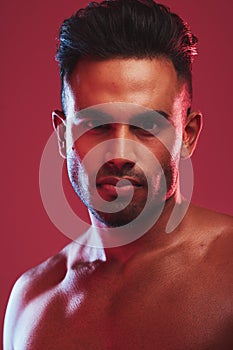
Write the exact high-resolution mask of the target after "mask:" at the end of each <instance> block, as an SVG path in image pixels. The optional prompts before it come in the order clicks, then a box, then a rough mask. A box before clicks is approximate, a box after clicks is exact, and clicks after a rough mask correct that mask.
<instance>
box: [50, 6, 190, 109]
mask: <svg viewBox="0 0 233 350" xmlns="http://www.w3.org/2000/svg"><path fill="white" fill-rule="evenodd" d="M196 46H197V38H196V37H195V36H194V35H193V34H192V33H191V31H190V29H189V26H188V25H187V24H186V23H185V22H184V21H183V20H182V19H181V18H180V17H179V16H178V15H176V14H174V13H172V12H170V10H169V8H168V7H166V6H164V5H161V4H157V3H156V2H154V1H153V0H107V1H103V2H101V3H97V2H91V3H90V4H89V5H88V6H87V7H86V8H85V9H80V10H79V11H78V12H77V13H76V14H75V15H73V16H72V17H70V18H69V19H66V20H65V21H64V22H63V24H62V26H61V30H60V45H59V47H58V50H57V55H56V58H57V61H58V62H59V65H60V75H61V84H62V86H61V93H62V91H63V82H64V77H67V78H69V76H70V75H71V74H72V72H73V70H74V68H75V66H76V64H77V62H78V60H80V59H81V58H85V57H90V58H94V59H96V60H106V59H111V58H116V57H122V58H133V57H134V58H153V57H160V56H162V57H166V58H169V59H170V60H171V61H172V62H173V65H174V67H175V69H176V72H177V74H178V76H179V77H181V78H183V79H184V80H185V81H187V83H188V88H189V92H190V97H192V62H193V57H194V56H195V55H196V54H197V48H196ZM62 96H63V94H62ZM62 103H63V97H62Z"/></svg>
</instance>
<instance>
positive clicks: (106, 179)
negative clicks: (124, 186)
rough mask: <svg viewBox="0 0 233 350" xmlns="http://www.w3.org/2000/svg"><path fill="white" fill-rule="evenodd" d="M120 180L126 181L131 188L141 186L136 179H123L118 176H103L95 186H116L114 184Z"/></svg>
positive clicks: (124, 177) (127, 177)
mask: <svg viewBox="0 0 233 350" xmlns="http://www.w3.org/2000/svg"><path fill="white" fill-rule="evenodd" d="M121 180H128V181H130V182H131V184H132V185H133V186H142V183H141V182H140V181H138V180H137V179H135V178H133V177H130V176H123V177H118V176H103V177H101V178H99V179H98V180H97V182H96V183H97V186H98V185H105V184H109V185H113V186H116V184H117V183H118V182H119V181H121Z"/></svg>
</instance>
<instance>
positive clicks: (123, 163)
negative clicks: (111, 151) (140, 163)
mask: <svg viewBox="0 0 233 350" xmlns="http://www.w3.org/2000/svg"><path fill="white" fill-rule="evenodd" d="M107 164H108V165H109V166H110V167H116V168H118V169H122V168H124V169H131V168H133V167H134V165H135V162H133V161H131V160H129V159H125V158H114V159H111V160H109V161H108V162H107Z"/></svg>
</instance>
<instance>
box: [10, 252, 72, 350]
mask: <svg viewBox="0 0 233 350" xmlns="http://www.w3.org/2000/svg"><path fill="white" fill-rule="evenodd" d="M66 271H67V256H66V251H65V250H64V251H61V252H60V253H58V254H57V255H55V256H53V257H51V258H49V259H48V260H46V261H45V262H43V263H41V264H40V265H38V266H36V267H33V268H32V269H30V270H28V271H27V272H25V273H24V274H23V275H22V276H21V277H20V278H19V279H18V280H17V281H16V283H15V285H14V287H13V289H12V292H11V295H10V298H9V302H8V306H7V311H6V316H5V322H4V349H7V350H8V349H13V345H12V342H13V334H14V331H15V328H16V326H17V322H18V320H19V318H20V315H21V314H22V312H23V311H24V310H25V309H26V307H27V305H28V304H29V303H30V302H31V301H33V300H34V299H35V298H37V297H38V296H39V295H41V294H43V293H45V292H46V291H47V290H49V289H51V288H53V287H54V286H56V285H57V284H59V283H60V282H61V280H63V278H64V276H65V275H66Z"/></svg>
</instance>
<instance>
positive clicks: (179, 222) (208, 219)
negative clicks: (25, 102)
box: [4, 0, 233, 350]
mask: <svg viewBox="0 0 233 350" xmlns="http://www.w3.org/2000/svg"><path fill="white" fill-rule="evenodd" d="M196 43H197V39H196V38H195V36H194V35H192V33H191V32H190V30H189V28H188V27H187V25H186V24H185V23H184V22H183V21H182V20H181V19H180V18H179V17H178V16H177V15H175V14H172V13H170V11H169V10H168V9H167V8H166V7H164V6H163V5H158V4H156V3H155V2H153V1H150V0H144V1H140V0H115V1H114V0H113V1H106V2H103V3H101V4H96V3H92V4H90V5H89V6H88V7H87V8H86V9H85V10H80V11H79V12H78V13H77V14H76V15H75V16H73V17H71V18H70V19H68V20H66V21H65V22H64V23H63V26H62V28H61V33H60V47H59V49H58V54H57V58H58V61H59V63H60V68H61V82H62V90H61V91H62V94H61V96H62V112H59V111H55V112H54V113H53V123H54V127H55V130H56V132H57V136H58V142H59V147H60V153H61V155H62V156H63V157H64V158H66V161H67V169H68V174H69V178H70V181H71V184H72V186H73V188H74V190H75V192H76V193H77V194H78V195H79V197H80V198H81V199H82V201H83V202H84V204H85V205H86V206H87V208H88V210H89V213H90V218H91V222H92V230H89V232H87V234H86V235H84V238H83V241H82V243H83V244H77V242H73V243H71V244H70V245H68V246H67V247H65V248H64V249H63V250H62V251H61V252H60V253H59V254H57V255H56V256H55V257H52V258H50V259H49V260H47V261H46V262H44V263H43V264H41V265H40V266H38V267H36V268H34V269H32V270H30V271H29V272H27V273H25V274H24V275H23V276H22V277H21V278H20V279H19V280H18V281H17V283H16V285H15V287H14V289H13V291H12V295H11V298H10V301H9V305H8V310H7V314H6V320H5V332H4V334H5V335H4V346H5V350H12V349H15V350H18V349H19V350H21V349H27V350H31V349H33V350H34V349H56V350H58V349H71V350H72V349H75V350H77V349H85V350H86V349H159V350H160V349H162V350H167V349H169V350H170V349H174V350H182V349H195V350H199V349H200V350H202V349H203V350H204V349H218V350H219V349H223V350H228V349H229V350H230V349H232V348H233V298H232V296H233V276H232V270H233V258H232V241H233V239H232V219H231V218H230V217H228V216H225V215H221V214H217V213H214V212H211V211H208V210H206V209H203V208H199V207H196V206H193V205H191V204H190V205H189V207H188V209H187V201H185V200H184V199H183V197H182V196H181V194H180V189H179V173H178V165H179V161H180V159H181V158H186V157H187V155H189V156H191V154H192V152H193V151H194V149H195V145H196V142H197V139H198V136H199V132H200V130H201V125H202V116H201V113H200V112H199V111H197V112H195V111H192V110H191V100H192V79H191V64H192V60H193V56H194V55H195V54H196ZM92 150H94V151H92ZM184 208H185V209H184ZM174 210H176V211H175V219H176V220H175V224H173V225H172V230H170V231H169V230H168V229H167V227H168V223H169V222H170V218H171V216H172V214H173V213H174ZM138 218H140V219H138ZM168 231H169V232H170V233H169V234H168V233H167V232H168ZM93 236H94V237H95V239H94V240H93ZM79 242H80V241H79ZM93 242H95V244H93ZM97 242H98V243H97Z"/></svg>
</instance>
